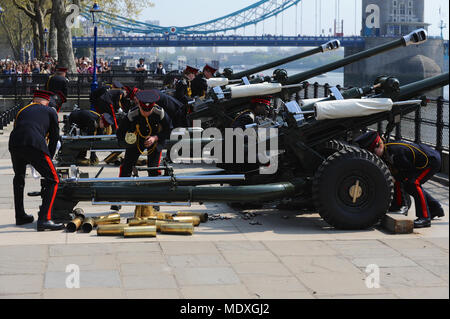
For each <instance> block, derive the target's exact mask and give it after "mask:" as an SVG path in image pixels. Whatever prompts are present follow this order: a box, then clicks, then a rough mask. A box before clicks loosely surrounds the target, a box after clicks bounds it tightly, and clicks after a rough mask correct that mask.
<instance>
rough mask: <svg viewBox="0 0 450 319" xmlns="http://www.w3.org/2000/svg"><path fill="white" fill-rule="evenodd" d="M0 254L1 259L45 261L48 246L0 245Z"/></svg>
mask: <svg viewBox="0 0 450 319" xmlns="http://www.w3.org/2000/svg"><path fill="white" fill-rule="evenodd" d="M0 256H1V257H2V260H13V261H30V260H33V261H37V260H42V261H45V260H47V256H48V246H47V245H24V246H21V245H14V246H0Z"/></svg>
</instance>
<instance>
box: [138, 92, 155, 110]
mask: <svg viewBox="0 0 450 319" xmlns="http://www.w3.org/2000/svg"><path fill="white" fill-rule="evenodd" d="M135 96H136V98H137V99H138V100H139V105H140V106H141V107H142V108H143V109H144V110H149V109H151V108H152V107H153V106H154V105H155V103H156V102H158V101H159V91H158V90H154V89H153V90H141V91H139V92H137V93H136V95H135Z"/></svg>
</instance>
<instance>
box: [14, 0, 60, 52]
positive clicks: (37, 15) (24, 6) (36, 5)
mask: <svg viewBox="0 0 450 319" xmlns="http://www.w3.org/2000/svg"><path fill="white" fill-rule="evenodd" d="M13 3H14V5H15V6H16V8H17V9H19V10H21V11H22V12H24V13H25V14H26V15H27V16H28V17H29V18H30V19H31V22H32V27H33V44H34V48H35V50H36V56H37V58H42V57H44V56H45V49H44V47H45V46H44V29H45V26H44V21H45V17H46V16H48V15H49V14H50V13H51V8H49V7H48V0H13Z"/></svg>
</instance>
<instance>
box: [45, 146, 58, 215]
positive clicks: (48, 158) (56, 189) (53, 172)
mask: <svg viewBox="0 0 450 319" xmlns="http://www.w3.org/2000/svg"><path fill="white" fill-rule="evenodd" d="M44 155H45V159H46V160H47V163H48V166H50V170H51V171H52V174H53V178H54V179H55V181H56V184H55V187H54V189H53V196H52V201H51V202H50V206H49V207H48V212H47V220H51V219H52V208H53V202H54V201H55V197H56V192H57V191H58V184H59V178H58V174H56V170H55V167H54V166H53V163H52V160H51V159H50V157H49V156H48V155H47V154H44Z"/></svg>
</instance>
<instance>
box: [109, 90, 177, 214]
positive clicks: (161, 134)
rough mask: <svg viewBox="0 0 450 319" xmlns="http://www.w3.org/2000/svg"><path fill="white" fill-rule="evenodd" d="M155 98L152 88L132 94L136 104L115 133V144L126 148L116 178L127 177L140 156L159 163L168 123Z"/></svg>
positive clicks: (152, 164)
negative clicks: (116, 140)
mask: <svg viewBox="0 0 450 319" xmlns="http://www.w3.org/2000/svg"><path fill="white" fill-rule="evenodd" d="M158 99H159V96H158V95H157V94H156V92H155V91H154V90H144V91H139V92H138V93H137V94H136V96H135V102H136V104H138V107H135V108H133V109H131V110H130V111H129V112H128V115H127V116H126V117H125V118H123V119H122V120H121V122H120V125H119V129H118V130H117V134H116V135H117V139H118V141H119V145H121V146H123V147H125V148H126V151H125V158H124V160H123V163H122V165H121V166H120V173H119V177H128V176H131V173H132V169H133V166H135V165H136V162H137V160H138V158H139V156H140V155H146V156H147V166H148V167H158V166H159V165H160V162H161V152H162V150H163V148H164V144H165V142H166V139H168V138H169V137H170V132H171V130H172V123H171V120H170V117H169V116H168V115H167V113H166V112H165V111H164V109H163V108H160V107H159V106H157V105H156V101H157V100H158ZM159 174H160V171H157V170H154V171H149V172H148V175H149V176H157V175H159ZM111 209H115V210H118V209H120V207H118V206H112V207H111Z"/></svg>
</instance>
